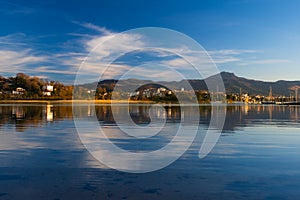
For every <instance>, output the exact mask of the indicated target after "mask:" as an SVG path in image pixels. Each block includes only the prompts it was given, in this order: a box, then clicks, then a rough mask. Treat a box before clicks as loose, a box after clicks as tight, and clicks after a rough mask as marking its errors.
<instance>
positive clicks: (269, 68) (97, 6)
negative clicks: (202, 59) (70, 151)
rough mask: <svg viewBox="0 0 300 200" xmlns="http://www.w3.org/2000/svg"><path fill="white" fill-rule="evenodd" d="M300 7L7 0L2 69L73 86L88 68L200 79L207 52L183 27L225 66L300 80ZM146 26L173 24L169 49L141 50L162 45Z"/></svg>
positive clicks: (115, 74) (254, 2) (251, 1)
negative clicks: (197, 65)
mask: <svg viewBox="0 0 300 200" xmlns="http://www.w3.org/2000/svg"><path fill="white" fill-rule="evenodd" d="M299 10H300V1H297V0H290V1H283V0H281V1H280V0H226V1H225V0H194V1H192V0H186V1H175V0H165V1H159V0H152V1H143V0H140V1H138V0H129V1H119V0H118V1H112V0H111V1H103V0H101V1H90V0H86V1H76V0H75V1H17V0H15V1H1V0H0V26H1V29H0V75H2V76H14V75H15V74H16V73H18V72H23V73H26V74H29V75H31V76H38V77H40V78H44V79H48V80H59V81H61V82H63V83H66V84H72V83H74V80H75V78H76V75H77V74H78V70H79V69H80V66H81V68H84V70H81V72H83V71H84V73H89V74H95V73H98V74H97V77H99V76H98V75H99V73H104V71H105V72H106V73H105V76H103V78H120V74H125V73H126V72H131V71H132V69H134V70H133V71H134V72H135V73H133V72H132V74H136V75H137V74H139V75H144V74H148V75H147V76H146V77H145V78H148V79H151V78H152V79H155V78H157V77H159V78H162V79H163V78H165V80H169V78H168V77H173V76H170V75H168V74H165V72H167V71H168V67H165V66H166V65H170V66H172V67H174V69H175V70H179V74H180V73H181V74H182V75H183V77H188V78H197V77H198V75H197V76H196V75H195V73H193V72H192V71H191V70H190V71H188V70H187V69H188V65H190V64H191V63H189V61H191V62H197V59H198V60H199V57H196V56H199V54H197V53H195V49H192V48H190V46H189V45H187V44H184V45H183V44H180V42H182V41H181V40H177V39H176V37H177V36H178V34H177V33H181V34H184V35H185V36H186V37H187V40H188V41H190V40H191V39H192V40H194V41H195V42H197V43H198V44H199V45H201V47H202V48H203V49H201V51H202V50H206V52H207V53H208V55H209V56H210V57H211V59H212V61H213V62H214V63H215V65H216V67H217V69H218V70H219V71H228V72H233V73H235V74H236V75H238V76H242V77H246V78H251V79H258V80H265V81H276V80H300V75H299V73H297V72H298V71H299V70H298V69H299V64H300V56H299V54H300V23H299V19H300V12H299ZM142 27H159V28H165V29H166V30H167V32H168V30H173V31H174V32H173V33H174V34H175V35H174V36H176V37H172V36H173V35H172V31H171V32H170V34H171V35H170V37H169V38H168V37H163V38H165V39H166V40H168V41H169V40H170V43H168V45H169V46H168V45H167V46H166V48H165V49H164V50H159V51H157V50H153V51H152V50H151V51H149V49H148V50H145V51H136V49H145V48H147V47H149V45H150V46H151V45H152V46H153V44H154V43H155V42H153V40H154V38H151V39H150V40H149V39H148V38H146V37H144V35H143V34H144V33H143V30H144V29H142V31H137V32H135V31H130V30H132V29H137V28H142ZM138 30H141V29H138ZM146 30H148V29H146ZM124 31H125V32H124ZM146 34H148V33H146ZM176 34H177V35H176ZM115 35H118V36H120V37H117V39H116V38H115V37H114V36H115ZM166 35H168V33H166ZM147 36H148V35H147ZM151 37H154V36H153V34H152V36H151ZM157 38H160V39H161V35H160V34H158V35H155V39H157ZM107 41H108V42H107ZM160 41H161V42H162V43H165V40H160ZM172 41H174V44H175V43H176V42H177V43H176V44H178V45H177V46H172V44H171V43H172ZM183 41H186V40H183ZM105 42H106V45H108V46H105V45H103V43H105ZM101 44H102V45H101ZM157 44H158V43H157ZM152 46H151V47H152ZM198 50H199V49H198ZM112 51H113V52H114V53H116V51H117V52H118V53H120V52H126V55H123V56H120V57H118V58H115V60H114V61H113V63H112V64H111V65H112V66H113V67H110V69H109V68H106V65H105V64H106V62H108V60H110V59H111V58H112V56H113V55H115V54H113V53H112ZM91 52H92V53H91ZM181 52H184V53H183V54H184V55H183V54H181ZM171 53H173V54H171ZM187 54H188V55H187ZM91 55H94V58H91ZM182 55H183V56H188V61H187V60H184V59H182V58H181V57H180V56H182ZM152 57H156V58H152ZM95 58H97V59H95ZM107 58H109V59H107ZM137 59H140V60H142V61H143V62H140V61H139V62H137ZM83 61H85V64H82V62H83ZM95 61H96V62H97V63H98V65H94V64H93V63H95ZM99 62H101V64H99ZM162 64H163V65H164V66H162V67H161V68H160V66H161V65H162ZM104 66H105V67H104ZM151 67H152V68H153V69H152V68H151ZM164 67H165V68H166V69H164V70H163V72H160V71H159V70H160V69H163V68H164ZM150 68H151V70H150ZM190 68H191V67H190ZM172 69H173V68H172ZM147 70H148V71H147ZM79 71H80V70H79ZM95 71H97V72H95ZM191 74H192V75H191ZM127 75H128V73H127ZM127 75H126V76H125V77H129V76H127ZM189 75H191V76H189ZM193 75H194V76H193ZM136 77H138V78H139V76H136ZM178 79H179V77H176V80H178Z"/></svg>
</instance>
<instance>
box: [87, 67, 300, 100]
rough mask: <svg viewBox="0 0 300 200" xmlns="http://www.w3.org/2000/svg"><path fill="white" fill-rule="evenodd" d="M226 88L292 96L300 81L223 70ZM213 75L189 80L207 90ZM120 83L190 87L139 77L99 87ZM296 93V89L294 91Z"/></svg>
mask: <svg viewBox="0 0 300 200" xmlns="http://www.w3.org/2000/svg"><path fill="white" fill-rule="evenodd" d="M220 75H221V77H222V79H223V82H224V86H225V90H226V93H227V94H239V93H240V92H242V93H248V94H249V95H264V96H268V95H269V92H270V87H271V88H272V94H273V95H274V96H280V95H284V96H290V92H291V90H290V89H289V88H291V87H293V86H300V81H284V80H279V81H276V82H266V81H260V80H253V79H247V78H244V77H239V76H236V75H235V74H234V73H229V72H221V73H220ZM210 78H212V77H208V78H207V79H190V80H187V81H188V82H189V84H190V85H191V86H192V88H193V89H194V90H207V86H206V84H205V81H208V80H209V79H210ZM116 83H118V84H117V85H118V89H119V90H122V91H125V92H126V91H132V88H136V86H137V85H145V84H147V86H144V89H145V87H148V88H151V87H154V88H155V87H160V86H165V87H169V88H172V89H177V90H180V89H181V88H188V87H187V82H186V80H181V81H161V82H153V81H151V80H139V79H126V80H116V79H107V80H102V81H100V82H99V83H98V87H102V88H103V87H105V88H106V89H108V90H110V91H112V90H113V89H114V87H115V85H116ZM96 85H97V83H90V84H84V85H82V86H83V87H85V88H87V89H93V88H95V86H96ZM292 92H293V94H294V91H292Z"/></svg>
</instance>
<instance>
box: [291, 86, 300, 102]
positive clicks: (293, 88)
mask: <svg viewBox="0 0 300 200" xmlns="http://www.w3.org/2000/svg"><path fill="white" fill-rule="evenodd" d="M298 89H300V86H298V85H294V86H292V87H290V88H289V90H292V91H295V101H298Z"/></svg>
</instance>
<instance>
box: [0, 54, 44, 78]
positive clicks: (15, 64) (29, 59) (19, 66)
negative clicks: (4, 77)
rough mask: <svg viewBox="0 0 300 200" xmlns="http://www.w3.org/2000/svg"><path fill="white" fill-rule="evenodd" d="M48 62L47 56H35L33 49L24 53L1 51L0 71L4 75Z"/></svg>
mask: <svg viewBox="0 0 300 200" xmlns="http://www.w3.org/2000/svg"><path fill="white" fill-rule="evenodd" d="M46 60H47V57H46V56H38V55H35V54H33V51H32V50H31V49H25V50H22V51H12V50H0V70H1V72H2V73H5V72H10V73H11V72H18V71H22V70H24V69H25V68H26V67H28V65H30V64H38V63H41V62H44V61H46Z"/></svg>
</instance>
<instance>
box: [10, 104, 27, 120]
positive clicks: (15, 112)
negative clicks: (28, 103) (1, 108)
mask: <svg viewBox="0 0 300 200" xmlns="http://www.w3.org/2000/svg"><path fill="white" fill-rule="evenodd" d="M11 114H12V117H13V118H15V119H24V118H25V112H24V107H23V106H17V105H13V106H12V110H11Z"/></svg>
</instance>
